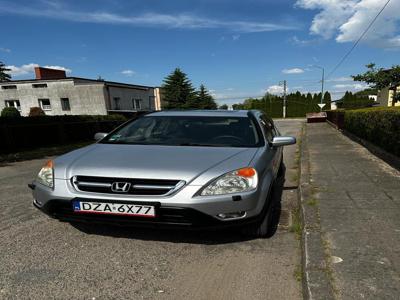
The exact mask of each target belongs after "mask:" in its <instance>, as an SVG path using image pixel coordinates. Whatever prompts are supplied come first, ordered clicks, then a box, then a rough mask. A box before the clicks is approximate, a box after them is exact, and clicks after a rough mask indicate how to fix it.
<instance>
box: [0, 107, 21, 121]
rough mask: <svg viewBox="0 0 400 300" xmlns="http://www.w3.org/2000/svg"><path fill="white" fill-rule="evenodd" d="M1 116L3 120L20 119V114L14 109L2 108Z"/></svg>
mask: <svg viewBox="0 0 400 300" xmlns="http://www.w3.org/2000/svg"><path fill="white" fill-rule="evenodd" d="M1 116H2V117H3V118H18V117H21V114H20V113H19V111H18V109H16V108H15V107H4V108H3V110H2V111H1Z"/></svg>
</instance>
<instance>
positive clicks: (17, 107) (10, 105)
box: [5, 100, 21, 111]
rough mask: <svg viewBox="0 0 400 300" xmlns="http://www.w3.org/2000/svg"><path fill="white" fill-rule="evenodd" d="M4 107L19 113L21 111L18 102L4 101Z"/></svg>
mask: <svg viewBox="0 0 400 300" xmlns="http://www.w3.org/2000/svg"><path fill="white" fill-rule="evenodd" d="M5 104H6V107H15V108H16V109H18V110H19V111H21V104H20V103H19V100H6V101H5Z"/></svg>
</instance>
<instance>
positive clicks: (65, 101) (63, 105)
mask: <svg viewBox="0 0 400 300" xmlns="http://www.w3.org/2000/svg"><path fill="white" fill-rule="evenodd" d="M61 109H62V110H71V105H70V104H69V99H68V98H61Z"/></svg>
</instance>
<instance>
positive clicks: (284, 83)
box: [279, 80, 286, 118]
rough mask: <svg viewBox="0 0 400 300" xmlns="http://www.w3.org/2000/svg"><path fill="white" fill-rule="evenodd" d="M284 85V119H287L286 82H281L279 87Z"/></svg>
mask: <svg viewBox="0 0 400 300" xmlns="http://www.w3.org/2000/svg"><path fill="white" fill-rule="evenodd" d="M282 83H283V118H286V80H284V81H281V82H279V85H282Z"/></svg>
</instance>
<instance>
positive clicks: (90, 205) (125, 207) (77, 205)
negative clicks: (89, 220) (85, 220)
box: [72, 201, 156, 218]
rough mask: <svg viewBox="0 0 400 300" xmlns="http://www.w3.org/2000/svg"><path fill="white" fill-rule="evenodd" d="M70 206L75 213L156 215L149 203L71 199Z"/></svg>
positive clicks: (149, 216) (151, 216)
mask: <svg viewBox="0 0 400 300" xmlns="http://www.w3.org/2000/svg"><path fill="white" fill-rule="evenodd" d="M72 206H73V209H74V212H75V213H86V214H107V215H122V216H135V217H148V218H154V217H155V216H156V213H155V208H154V206H151V205H138V204H122V203H101V202H87V201H73V203H72Z"/></svg>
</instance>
